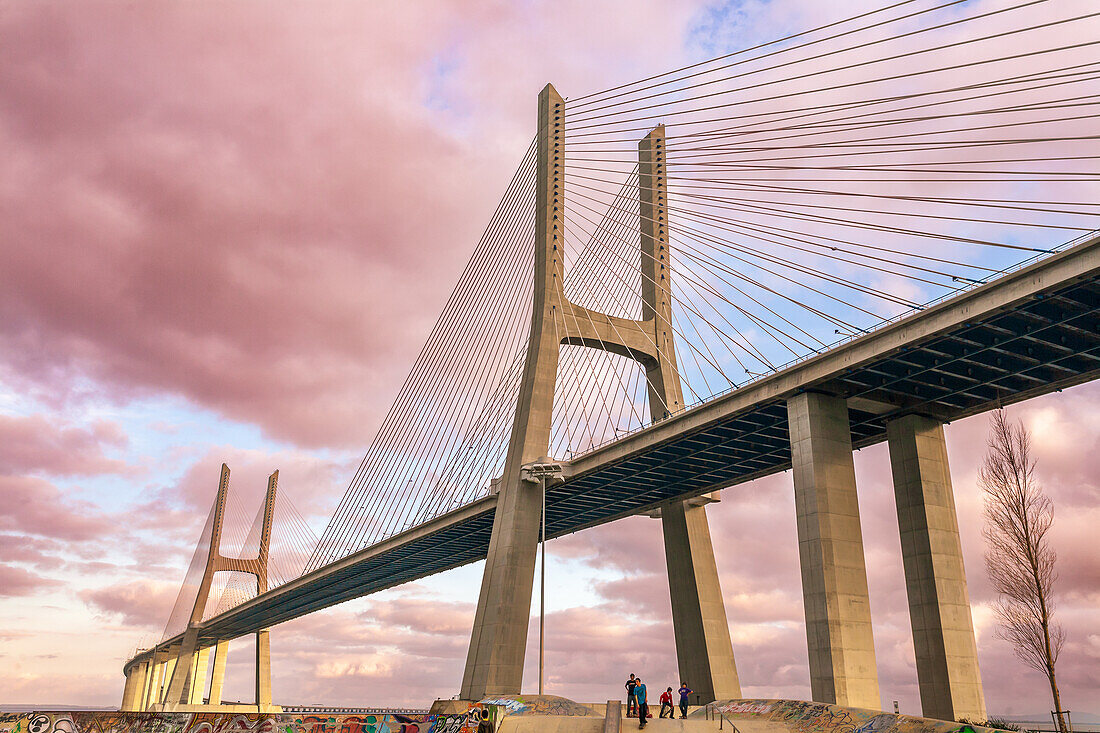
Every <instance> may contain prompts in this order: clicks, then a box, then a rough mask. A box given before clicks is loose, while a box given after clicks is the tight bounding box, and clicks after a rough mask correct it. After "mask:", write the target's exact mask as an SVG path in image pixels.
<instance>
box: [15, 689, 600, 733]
mask: <svg viewBox="0 0 1100 733" xmlns="http://www.w3.org/2000/svg"><path fill="white" fill-rule="evenodd" d="M466 708H467V709H466V710H465V711H463V712H457V713H448V714H439V715H428V714H424V715H403V714H400V713H377V714H371V713H356V714H326V713H300V714H291V713H278V714H274V715H267V714H260V713H121V712H119V713H115V712H104V711H72V712H49V711H42V712H33V713H4V712H0V733H495V731H496V730H497V729H498V727H499V726H500V723H501V721H502V720H503V719H504V718H505V717H506V716H509V715H525V714H536V715H539V714H541V715H586V714H590V711H588V709H587V708H585V707H584V706H583V705H578V704H577V703H575V702H573V701H571V700H566V699H565V698H559V697H554V696H551V695H545V696H536V697H528V698H520V697H519V696H509V697H507V698H499V699H497V698H494V699H486V700H482V701H481V702H477V703H474V704H472V705H468V706H466Z"/></svg>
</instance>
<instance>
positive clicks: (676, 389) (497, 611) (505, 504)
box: [461, 84, 740, 700]
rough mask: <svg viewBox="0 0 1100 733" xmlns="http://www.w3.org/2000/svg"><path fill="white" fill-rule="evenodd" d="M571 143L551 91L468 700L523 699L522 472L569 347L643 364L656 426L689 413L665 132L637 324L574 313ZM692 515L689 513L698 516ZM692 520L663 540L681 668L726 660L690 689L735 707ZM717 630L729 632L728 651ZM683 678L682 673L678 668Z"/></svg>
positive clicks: (529, 578)
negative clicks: (529, 291)
mask: <svg viewBox="0 0 1100 733" xmlns="http://www.w3.org/2000/svg"><path fill="white" fill-rule="evenodd" d="M564 138H565V106H564V102H563V101H562V98H561V96H560V95H559V94H558V93H557V91H556V90H555V89H554V87H553V86H552V85H549V84H548V85H546V87H545V88H544V89H543V90H542V92H541V93H540V94H539V111H538V135H537V143H536V144H537V159H536V160H537V162H536V193H535V253H534V254H535V256H534V264H535V268H534V273H535V282H534V288H533V291H534V299H533V303H532V315H531V334H530V338H529V340H528V347H527V358H526V362H525V364H524V371H523V379H522V381H521V383H520V390H519V398H518V401H517V405H516V415H515V420H514V422H513V424H512V434H511V439H510V441H509V444H508V454H507V458H506V459H505V464H504V474H503V476H502V477H501V481H500V491H499V493H498V496H497V506H496V510H495V517H494V521H493V532H492V536H491V538H490V540H489V551H488V554H487V556H486V560H485V571H484V575H483V577H482V582H481V593H480V596H479V598H478V605H477V611H476V613H475V616H474V626H473V631H472V634H471V638H470V650H469V653H468V655H467V658H466V668H465V671H464V673H463V677H462V690H461V696H462V697H463V698H464V699H473V700H477V699H480V698H482V697H484V696H486V695H497V694H509V693H518V692H520V685H521V683H522V677H523V657H524V652H525V649H526V645H527V628H528V623H529V619H530V613H531V591H532V589H533V586H534V572H535V557H536V554H537V548H538V537H539V519H540V513H541V504H542V496H541V488H540V487H539V485H538V484H532V483H530V482H524V481H522V480H521V469H522V468H523V467H524V466H525V465H527V464H529V463H533V462H536V461H540V460H542V459H544V458H545V457H546V456H547V453H548V451H549V447H550V429H551V418H552V411H553V407H554V388H555V381H556V379H557V371H558V359H559V349H560V347H561V345H562V344H568V345H574V346H586V347H589V348H596V349H601V350H604V351H608V352H611V353H614V354H618V355H620V356H625V357H627V358H630V359H634V360H636V361H638V362H639V363H641V365H642V366H643V367H644V368H645V370H646V375H647V379H648V381H649V398H650V405H651V408H650V409H651V412H652V413H653V414H652V417H653V419H654V420H658V419H662V418H664V417H665V416H666V415H667V414H669V413H671V412H675V411H678V410H680V409H682V407H683V396H682V394H681V392H680V377H679V372H678V371H677V369H676V356H675V350H674V348H673V334H672V327H671V325H670V324H671V320H672V316H671V300H670V283H669V279H668V278H669V272H670V270H669V267H668V249H667V247H668V233H667V226H666V223H665V217H666V216H667V209H666V192H665V164H664V128H663V127H658V128H656V129H655V130H654V131H653V132H651V133H650V134H649V135H647V136H646V138H645V139H643V140H642V142H641V143H640V145H639V165H640V170H641V175H642V179H641V191H642V192H641V199H640V204H641V212H642V217H641V218H642V220H641V231H642V238H641V261H642V272H643V277H642V281H643V286H642V287H643V293H642V296H643V297H642V300H643V316H642V319H641V320H633V319H628V318H619V317H617V316H611V315H607V314H604V313H599V312H596V311H593V310H591V309H589V308H585V307H584V306H581V305H578V304H576V303H573V302H571V301H570V300H569V298H568V297H566V295H565V288H564V275H565V271H564V243H565V242H564V216H563V208H564V199H563V197H562V191H563V186H564V183H563V182H564V163H563V161H564V160H565V139H564ZM696 509H697V508H696V507H692V508H691V511H692V512H695V511H696ZM692 517H693V519H692V521H691V522H690V526H691V527H693V528H696V529H695V530H693V531H690V532H686V533H685V532H678V531H675V530H674V531H671V532H666V536H667V537H668V538H669V539H668V542H669V544H668V547H669V548H671V551H670V553H669V556H670V557H671V558H673V559H674V560H675V561H676V562H677V563H679V564H678V565H677V566H676V567H677V571H676V573H675V577H674V578H670V583H671V587H672V592H673V596H674V598H677V597H680V596H682V595H683V594H684V593H692V594H696V598H695V599H693V601H692V602H689V603H687V604H678V603H676V602H675V601H674V607H678V608H679V609H680V610H679V611H674V615H676V617H677V619H678V621H677V625H678V628H681V629H682V630H685V637H684V638H685V640H690V642H688V641H685V643H684V645H683V648H684V650H685V651H684V652H682V653H681V659H682V660H685V659H686V658H687V657H688V656H693V654H694V652H698V650H703V653H704V654H705V656H706V658H707V659H712V658H713V659H715V660H718V659H721V660H722V661H721V662H720V663H718V664H716V665H703V666H699V665H697V664H696V665H693V666H689V667H688V668H686V669H690V670H692V672H691V674H692V675H693V679H694V680H697V681H696V682H693V684H697V685H701V686H702V685H709V688H710V689H711V690H712V691H713V690H715V689H721V690H722V691H723V692H726V691H730V692H734V691H735V693H736V694H730V695H729V696H730V697H737V696H738V695H739V692H740V690H739V688H737V684H736V679H737V676H736V671H735V670H734V667H733V652H732V648H731V645H730V642H729V629H728V627H726V624H725V611H724V609H721V614H720V620H719V616H718V614H717V610H718V609H717V608H716V606H715V604H714V603H713V602H711V601H708V602H706V603H704V604H699V603H698V602H696V601H697V600H698V594H699V593H702V594H704V595H706V594H709V595H708V598H710V597H716V598H717V600H718V607H720V606H721V590H720V589H719V587H718V582H717V571H716V570H714V569H713V564H714V558H713V552H712V550H711V547H710V535H709V532H700V531H698V529H697V528H698V527H699V526H700V523H699V519H701V520H702V525H701V526H702V527H703V528H705V527H706V517H705V514H700V515H697V514H692ZM684 563H686V564H684ZM708 563H709V566H708ZM681 566H682V567H681ZM692 608H694V609H695V610H691V609H692ZM700 609H704V610H703V611H702V612H701V611H700ZM719 626H721V627H722V628H723V629H724V635H725V636H724V641H723V640H722V634H721V633H719V631H720V630H719V629H718V627H719ZM677 638H678V640H679V636H678V637H677ZM723 644H724V651H723ZM689 650H693V651H689ZM718 668H721V669H722V670H723V671H722V672H720V673H718V674H717V675H716V674H714V672H713V670H716V669H718ZM681 669H685V667H684V666H683V665H681ZM704 669H705V671H704ZM731 673H732V674H731ZM731 680H732V684H731V682H730V681H731ZM700 689H705V687H704V688H700Z"/></svg>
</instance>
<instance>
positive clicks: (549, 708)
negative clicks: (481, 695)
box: [478, 695, 596, 716]
mask: <svg viewBox="0 0 1100 733" xmlns="http://www.w3.org/2000/svg"><path fill="white" fill-rule="evenodd" d="M478 704H479V705H491V706H493V707H497V708H500V709H501V710H503V711H504V714H505V715H569V716H576V715H583V716H594V715H596V713H594V712H592V710H591V708H589V707H588V706H587V705H581V704H580V703H576V702H573V701H572V700H569V699H567V698H564V697H558V696H557V695H502V696H499V697H487V698H485V699H484V700H482V701H480V703H478Z"/></svg>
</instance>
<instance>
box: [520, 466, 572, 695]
mask: <svg viewBox="0 0 1100 733" xmlns="http://www.w3.org/2000/svg"><path fill="white" fill-rule="evenodd" d="M563 475H564V470H563V469H562V467H561V464H559V463H531V464H528V465H526V466H524V467H523V468H522V469H521V478H522V480H524V481H529V482H531V483H538V484H539V489H540V490H541V491H542V511H541V513H540V514H541V516H540V521H539V524H540V537H539V543H540V544H541V546H542V558H541V568H540V571H539V576H540V577H539V694H540V695H541V694H543V691H544V684H543V683H544V679H545V662H544V660H545V658H546V484H547V482H549V481H550V480H551V479H557V480H559V481H560V480H561V479H562V478H563Z"/></svg>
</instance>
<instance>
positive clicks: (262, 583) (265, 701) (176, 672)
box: [161, 463, 279, 713]
mask: <svg viewBox="0 0 1100 733" xmlns="http://www.w3.org/2000/svg"><path fill="white" fill-rule="evenodd" d="M278 485H279V472H278V471H275V472H274V473H273V474H271V476H269V477H268V481H267V494H266V495H265V497H264V516H263V525H262V527H261V530H260V547H259V550H258V552H257V556H256V557H255V558H230V557H225V556H224V555H222V553H221V537H222V523H223V521H224V518H225V501H226V498H227V496H228V494H229V466H227V465H226V464H224V463H223V464H222V468H221V478H220V480H219V482H218V494H217V496H216V497H215V499H214V521H213V527H212V528H211V532H210V549H209V553H208V555H207V559H206V568H205V570H204V571H203V576H202V581H201V582H200V583H199V590H198V593H197V594H196V595H195V604H194V606H193V607H192V609H191V617H190V619H189V620H188V623H187V629H186V631H184V634H183V641H182V642H181V643H180V645H179V648H178V649H176V650H175V651H173V653H172V654H170V657H169V658H170V661H171V663H172V669H171V671H170V672H168V674H167V675H166V678H167V680H168V683H167V690H166V692H165V694H164V696H163V700H162V701H161V702H162V706H161V710H163V711H165V712H169V711H172V710H177V709H179V707H180V706H181V705H190V704H192V700H193V699H194V698H195V692H194V691H193V688H194V687H195V682H196V681H197V679H198V675H194V674H192V664H193V663H195V662H196V661H197V659H198V656H199V655H198V652H199V624H200V623H201V622H202V616H203V613H204V612H205V610H206V605H207V602H208V600H209V598H210V588H211V585H212V583H213V580H214V574H215V573H219V572H224V571H232V572H238V573H250V574H252V575H255V576H256V585H257V589H258V591H259V592H260V593H263V592H264V591H266V590H267V589H268V577H267V565H268V556H269V547H270V543H271V522H272V519H273V517H274V512H275V495H276V491H277V489H278ZM267 635H268V631H267V630H266V629H263V630H261V631H258V632H256V706H257V711H258V712H261V713H262V712H270V711H271V707H272V705H271V656H270V655H271V651H270V645H269V643H268V636H267ZM218 647H219V651H221V644H220V643H219V645H218ZM218 656H219V657H222V659H221V660H220V662H221V665H222V667H221V671H222V675H223V676H224V673H225V666H224V664H225V663H224V655H223V654H219V655H218ZM218 661H219V660H217V659H216V660H215V663H216V664H217V662H218ZM215 669H217V668H216V667H215ZM198 694H199V696H201V692H199V693H198ZM211 699H212V700H213V694H211ZM212 704H214V703H212Z"/></svg>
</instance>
